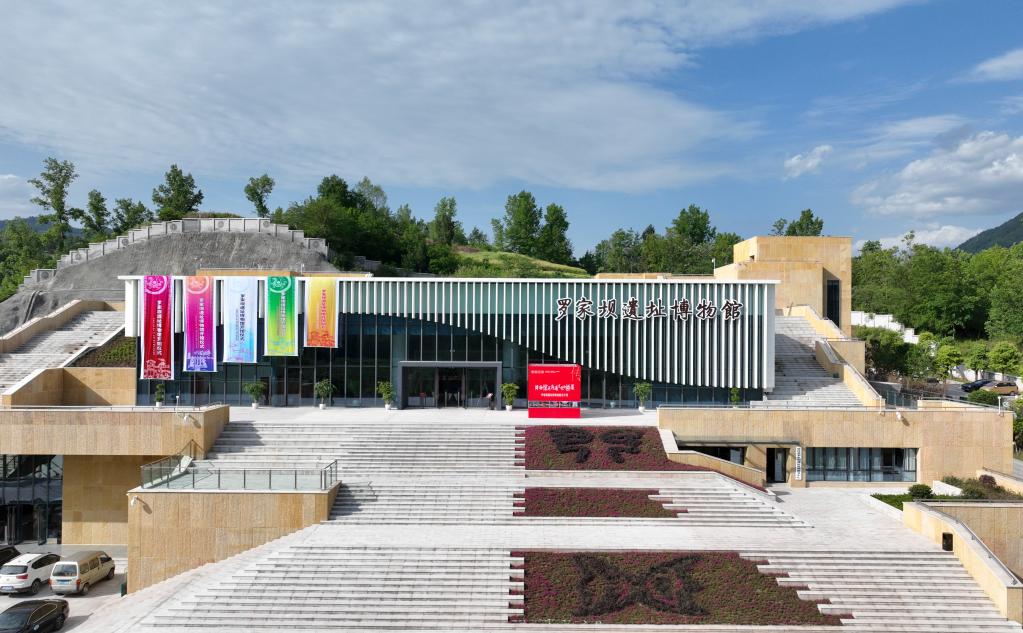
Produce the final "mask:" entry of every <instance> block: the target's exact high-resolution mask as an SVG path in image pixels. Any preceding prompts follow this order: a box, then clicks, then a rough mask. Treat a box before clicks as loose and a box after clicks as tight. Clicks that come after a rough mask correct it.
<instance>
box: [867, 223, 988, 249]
mask: <svg viewBox="0 0 1023 633" xmlns="http://www.w3.org/2000/svg"><path fill="white" fill-rule="evenodd" d="M980 231H981V229H969V228H966V227H965V226H955V225H952V224H941V225H939V224H929V225H926V226H925V227H924V228H918V229H916V230H914V231H913V241H914V242H916V243H917V244H929V245H930V246H936V247H938V248H945V247H946V246H947V247H949V248H954V247H956V246H959V245H960V244H962V243H963V242H965V241H966V240H968V239H970V238H971V237H973V236H974V235H976V234H977V233H980ZM907 233H908V231H907ZM905 237H906V233H903V234H902V235H897V236H891V237H881V238H876V239H877V241H879V242H881V246H883V247H885V248H890V247H892V246H898V245H900V244H902V241H903V239H905ZM866 242H867V240H857V242H856V244H855V247H856V250H860V249H862V248H863V245H864V244H865V243H866Z"/></svg>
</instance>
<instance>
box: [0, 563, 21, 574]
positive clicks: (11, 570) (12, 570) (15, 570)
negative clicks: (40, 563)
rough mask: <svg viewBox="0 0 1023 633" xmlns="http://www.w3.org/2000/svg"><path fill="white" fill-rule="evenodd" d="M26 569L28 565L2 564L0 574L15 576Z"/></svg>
mask: <svg viewBox="0 0 1023 633" xmlns="http://www.w3.org/2000/svg"><path fill="white" fill-rule="evenodd" d="M27 571H28V567H26V566H24V565H4V566H3V567H0V576H17V575H18V574H24V573H25V572H27Z"/></svg>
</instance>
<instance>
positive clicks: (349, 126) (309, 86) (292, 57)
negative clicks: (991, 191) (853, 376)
mask: <svg viewBox="0 0 1023 633" xmlns="http://www.w3.org/2000/svg"><path fill="white" fill-rule="evenodd" d="M902 3H903V2H902V0H870V1H865V0H836V1H832V2H827V3H820V2H817V1H816V0H801V1H793V0H768V1H763V2H758V3H753V4H751V3H747V2H738V1H736V2H723V1H720V0H702V1H698V2H689V3H685V4H681V3H674V2H657V1H654V0H647V1H645V2H636V3H631V2H630V3H621V2H617V1H615V0H602V1H599V2H598V1H593V2H582V3H569V2H551V1H550V0H531V1H527V2H515V3H475V2H465V3H459V4H457V5H456V4H455V3H454V2H451V3H433V4H426V3H378V2H368V1H367V2H348V3H315V2H308V1H306V2H295V3H287V4H286V5H273V4H265V3H248V2H238V1H236V2H230V3H228V2H225V3H212V4H211V3H202V2H198V1H194V0H193V1H191V2H173V3H162V4H156V5H154V4H151V3H134V2H127V1H122V2H117V3H107V4H104V5H103V6H102V7H101V8H97V6H95V5H92V4H88V3H80V2H70V1H65V2H58V3H56V6H54V5H51V4H46V5H43V4H40V3H15V4H12V5H10V6H8V7H5V10H4V20H3V21H0V59H3V60H4V64H3V67H4V71H3V73H2V75H0V94H3V98H2V99H0V139H5V140H6V141H8V142H13V143H17V144H22V145H26V146H30V147H32V148H34V149H43V150H45V151H49V152H52V153H54V154H57V155H60V156H61V157H64V158H70V159H72V160H75V161H77V162H79V163H80V166H81V167H82V169H83V171H85V170H86V169H88V170H92V171H119V170H129V169H130V170H134V171H149V172H152V173H162V171H163V170H164V169H166V167H167V165H168V164H169V163H171V162H177V163H179V164H180V165H182V166H183V167H184V168H186V169H188V170H190V171H193V172H201V173H203V174H205V175H208V176H222V175H225V174H232V175H233V174H235V173H237V172H239V171H242V172H244V171H251V172H252V173H259V172H261V171H263V170H268V171H270V172H271V173H272V174H273V175H275V176H278V178H279V179H286V178H288V177H289V176H290V177H294V178H306V179H307V178H309V177H310V175H311V174H317V175H319V174H326V173H330V172H336V173H339V174H341V175H344V176H347V177H349V178H358V177H360V176H362V175H364V174H368V175H370V176H371V177H372V178H373V179H374V180H376V181H378V182H381V183H385V184H389V185H411V186H415V185H427V184H428V185H432V186H439V187H451V186H455V187H459V186H460V187H481V186H485V185H488V184H491V183H494V182H497V181H501V180H521V181H526V182H530V183H536V184H540V185H553V186H566V187H578V188H585V189H595V190H608V189H610V190H624V191H635V190H648V189H652V188H657V187H663V186H672V185H678V184H681V183H684V182H689V181H693V180H702V179H706V178H708V177H712V176H714V175H716V174H719V173H721V172H722V171H724V170H727V169H728V168H727V167H724V166H722V165H720V164H713V163H707V162H705V161H706V160H707V159H703V158H701V154H702V152H701V151H699V150H700V149H702V148H704V147H713V146H715V145H716V144H719V143H721V142H724V141H729V140H734V139H736V138H746V137H748V135H749V134H751V132H752V131H754V130H755V129H756V127H755V123H754V124H751V123H747V122H746V121H745V120H737V119H736V118H735V117H733V116H731V115H729V114H726V113H722V112H717V111H715V110H713V109H711V108H707V107H704V106H701V105H699V104H697V103H694V102H692V101H689V100H687V99H686V98H685V97H684V96H683V95H681V94H680V93H679V92H667V91H665V90H662V89H660V88H658V87H657V86H656V81H655V80H656V79H657V78H659V77H661V76H663V74H664V73H666V72H669V71H674V70H677V69H679V68H683V67H685V66H686V65H689V64H692V63H694V61H695V60H694V57H693V55H694V54H695V52H696V51H698V50H699V49H700V48H701V47H703V46H710V45H713V46H721V45H727V44H728V43H731V42H735V41H738V40H748V39H752V38H757V37H763V36H766V35H773V34H778V33H790V32H794V31H798V30H800V29H806V28H811V27H813V26H817V25H821V24H830V23H834V22H838V21H843V20H850V19H856V18H859V17H862V16H865V15H869V14H871V13H875V12H878V11H882V10H885V9H888V8H890V7H892V6H895V5H897V4H902ZM86 165H87V167H86Z"/></svg>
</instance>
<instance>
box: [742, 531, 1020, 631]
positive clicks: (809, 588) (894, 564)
mask: <svg viewBox="0 0 1023 633" xmlns="http://www.w3.org/2000/svg"><path fill="white" fill-rule="evenodd" d="M742 556H743V557H744V558H748V559H750V560H756V561H759V562H762V563H763V564H760V565H758V568H759V569H760V571H762V572H764V573H770V574H783V576H782V577H779V578H778V583H779V584H781V585H784V586H791V587H797V588H799V589H798V593H799V596H800V597H801V598H803V599H805V600H827V601H828V603H827V604H821V605H820V606H819V608H820V610H821V612H823V613H831V614H835V615H842V616H848V617H844V618H842V624H843V628H844V629H849V630H850V631H907V632H908V631H920V632H924V631H927V632H931V631H957V632H961V633H1003V632H1004V633H1008V632H1010V631H1014V632H1019V631H1023V626H1020V624H1018V623H1016V622H1013V621H1011V620H1007V619H1006V618H1004V617H1003V616H1002V615H1001V614H1000V613H999V612H998V609H997V608H996V607H995V605H994V604H993V603H992V602H991V600H989V599H988V597H987V596H986V595H985V594H984V592H983V591H982V590H981V588H980V587H979V586H978V585H977V583H976V581H975V580H973V578H971V577H970V575H969V574H968V573H967V572H966V570H965V569H964V568H963V566H962V565H961V564H960V563H959V561H958V560H957V559H956V558H955V556H954V555H953V554H952V553H951V552H943V551H912V552H910V551H897V552H890V551H875V552H862V551H859V552H856V551H842V550H835V551H814V552H793V551H787V552H781V551H773V552H768V551H763V552H752V551H751V552H745V553H743V554H742Z"/></svg>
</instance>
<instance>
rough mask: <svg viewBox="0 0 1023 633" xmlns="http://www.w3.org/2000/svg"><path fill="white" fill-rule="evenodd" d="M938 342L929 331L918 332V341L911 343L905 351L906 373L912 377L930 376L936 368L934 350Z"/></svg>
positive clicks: (934, 372)
mask: <svg viewBox="0 0 1023 633" xmlns="http://www.w3.org/2000/svg"><path fill="white" fill-rule="evenodd" d="M937 348H938V342H937V340H936V338H935V336H934V335H933V334H931V333H930V332H921V333H920V342H919V343H917V344H916V345H911V346H910V347H909V351H908V352H907V353H906V373H907V374H908V375H910V376H912V377H913V378H930V377H931V376H934V375H935V374H936V373H937V372H938V370H937V369H936V367H935V362H934V352H935V351H936V350H937Z"/></svg>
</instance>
